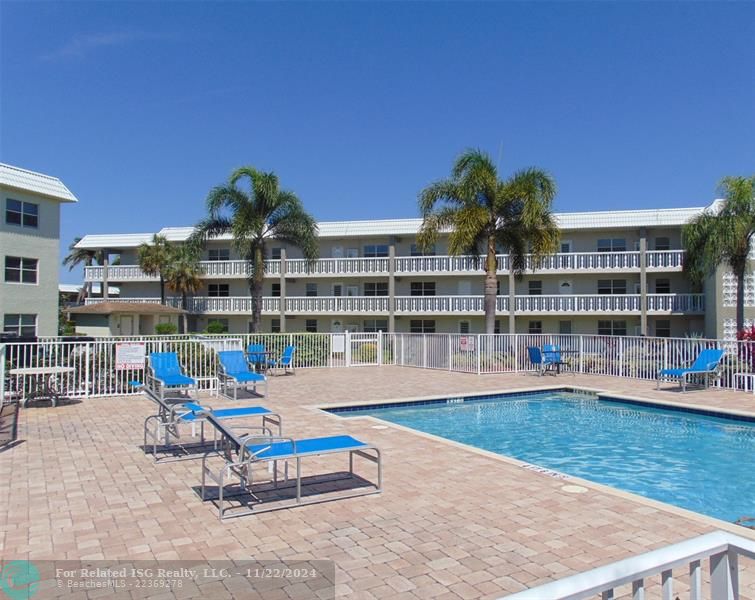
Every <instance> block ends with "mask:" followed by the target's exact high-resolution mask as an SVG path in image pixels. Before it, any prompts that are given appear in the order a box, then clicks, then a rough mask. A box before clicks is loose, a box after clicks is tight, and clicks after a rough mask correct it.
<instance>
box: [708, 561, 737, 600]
mask: <svg viewBox="0 0 755 600" xmlns="http://www.w3.org/2000/svg"><path fill="white" fill-rule="evenodd" d="M737 563H738V561H737V553H736V552H734V551H733V550H726V551H724V552H719V553H718V554H714V555H713V556H711V557H710V595H711V598H716V599H718V598H722V599H724V600H731V599H734V598H739V570H738V567H737Z"/></svg>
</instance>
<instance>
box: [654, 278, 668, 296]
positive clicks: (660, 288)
mask: <svg viewBox="0 0 755 600" xmlns="http://www.w3.org/2000/svg"><path fill="white" fill-rule="evenodd" d="M655 293H656V294H670V293H671V280H670V279H656V280H655Z"/></svg>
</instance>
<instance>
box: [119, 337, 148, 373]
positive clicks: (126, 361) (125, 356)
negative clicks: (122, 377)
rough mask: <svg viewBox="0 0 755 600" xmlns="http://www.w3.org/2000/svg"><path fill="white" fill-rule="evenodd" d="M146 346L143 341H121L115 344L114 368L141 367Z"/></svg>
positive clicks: (144, 358) (121, 369) (145, 353)
mask: <svg viewBox="0 0 755 600" xmlns="http://www.w3.org/2000/svg"><path fill="white" fill-rule="evenodd" d="M146 358H147V347H146V346H145V344H144V343H143V342H139V343H136V342H121V343H118V344H116V345H115V370H116V371H127V370H131V369H143V368H144V361H145V360H146Z"/></svg>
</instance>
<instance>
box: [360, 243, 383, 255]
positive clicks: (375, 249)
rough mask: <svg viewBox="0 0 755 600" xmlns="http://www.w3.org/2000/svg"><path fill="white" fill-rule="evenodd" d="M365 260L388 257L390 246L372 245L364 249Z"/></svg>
mask: <svg viewBox="0 0 755 600" xmlns="http://www.w3.org/2000/svg"><path fill="white" fill-rule="evenodd" d="M364 256H365V258H381V257H384V256H388V244H371V245H369V246H365V247H364Z"/></svg>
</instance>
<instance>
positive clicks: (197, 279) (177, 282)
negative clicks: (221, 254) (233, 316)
mask: <svg viewBox="0 0 755 600" xmlns="http://www.w3.org/2000/svg"><path fill="white" fill-rule="evenodd" d="M165 283H166V285H167V286H168V287H169V288H170V289H171V290H173V291H174V292H177V293H180V294H181V308H182V309H183V310H187V309H188V306H187V294H194V293H196V292H197V291H198V290H199V289H200V288H201V287H202V271H201V269H200V268H199V253H198V252H197V250H196V248H194V247H192V246H189V245H183V246H178V247H176V248H175V249H174V251H173V256H172V259H171V262H170V264H169V265H168V268H167V269H166V271H165ZM183 324H184V333H188V331H189V321H188V317H187V316H186V313H184V314H183Z"/></svg>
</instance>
